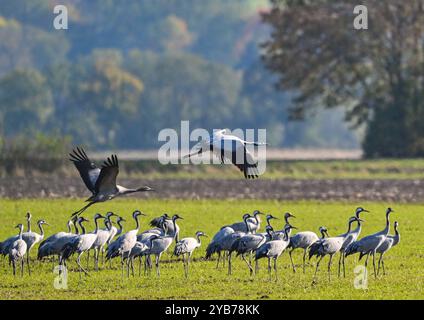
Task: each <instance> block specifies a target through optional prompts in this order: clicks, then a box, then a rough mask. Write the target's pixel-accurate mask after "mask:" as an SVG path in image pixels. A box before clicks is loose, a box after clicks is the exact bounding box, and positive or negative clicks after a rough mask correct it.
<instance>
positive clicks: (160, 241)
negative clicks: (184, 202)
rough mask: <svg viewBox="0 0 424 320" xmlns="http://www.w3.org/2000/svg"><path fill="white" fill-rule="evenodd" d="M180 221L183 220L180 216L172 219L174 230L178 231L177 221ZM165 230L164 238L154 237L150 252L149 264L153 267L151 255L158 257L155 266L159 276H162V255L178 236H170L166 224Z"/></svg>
mask: <svg viewBox="0 0 424 320" xmlns="http://www.w3.org/2000/svg"><path fill="white" fill-rule="evenodd" d="M178 219H183V218H182V217H180V216H179V215H178V214H176V215H174V216H173V217H172V222H173V224H174V230H176V221H177V220H178ZM163 227H164V228H165V229H164V231H165V235H164V236H158V235H153V238H154V239H153V242H152V246H151V248H150V250H149V252H148V262H149V263H148V264H149V265H150V266H151V261H150V255H154V256H156V261H155V265H156V274H157V275H158V276H160V266H159V263H160V258H161V256H162V254H163V253H164V252H165V251H166V250H168V248H169V247H170V246H171V244H172V242H173V241H174V239H175V237H176V235H168V229H167V228H168V227H167V225H166V224H164V226H163Z"/></svg>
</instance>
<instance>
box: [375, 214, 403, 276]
mask: <svg viewBox="0 0 424 320" xmlns="http://www.w3.org/2000/svg"><path fill="white" fill-rule="evenodd" d="M398 226H399V223H398V222H397V221H395V223H394V226H393V227H394V229H395V235H394V236H391V235H388V236H387V238H386V240H384V242H383V243H382V244H381V246H379V247H378V248H377V253H379V254H380V259H378V269H377V274H379V273H380V263H381V265H382V266H383V275H386V270H385V268H384V259H383V256H384V254H385V253H386V252H387V251H389V250H390V249H391V248H393V247H394V246H396V245H397V244H398V243H399V242H400V234H399V230H398Z"/></svg>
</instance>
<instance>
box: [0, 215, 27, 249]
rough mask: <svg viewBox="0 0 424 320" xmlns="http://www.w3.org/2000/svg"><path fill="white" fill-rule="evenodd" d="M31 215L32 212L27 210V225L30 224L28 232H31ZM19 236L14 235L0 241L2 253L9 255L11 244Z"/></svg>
mask: <svg viewBox="0 0 424 320" xmlns="http://www.w3.org/2000/svg"><path fill="white" fill-rule="evenodd" d="M31 217H32V215H31V213H29V212H27V214H26V215H25V218H26V221H27V226H28V231H27V232H31ZM18 238H19V237H18V236H17V235H14V236H12V237H9V238H7V239H6V240H4V241H3V242H0V254H1V255H3V256H6V255H8V254H9V249H10V246H11V245H12V244H13V242H15V241H16V240H18Z"/></svg>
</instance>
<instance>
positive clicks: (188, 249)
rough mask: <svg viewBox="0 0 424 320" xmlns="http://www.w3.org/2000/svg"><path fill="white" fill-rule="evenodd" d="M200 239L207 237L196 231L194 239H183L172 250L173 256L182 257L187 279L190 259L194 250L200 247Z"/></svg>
mask: <svg viewBox="0 0 424 320" xmlns="http://www.w3.org/2000/svg"><path fill="white" fill-rule="evenodd" d="M200 237H207V235H206V234H205V233H204V232H202V231H197V232H196V236H195V238H183V239H181V240H180V241H178V242H177V244H176V245H175V249H174V255H176V256H177V257H178V256H181V255H182V257H183V265H184V274H185V276H186V277H188V269H189V264H190V258H191V256H192V254H193V252H194V250H195V249H196V248H199V247H200V246H201V240H200Z"/></svg>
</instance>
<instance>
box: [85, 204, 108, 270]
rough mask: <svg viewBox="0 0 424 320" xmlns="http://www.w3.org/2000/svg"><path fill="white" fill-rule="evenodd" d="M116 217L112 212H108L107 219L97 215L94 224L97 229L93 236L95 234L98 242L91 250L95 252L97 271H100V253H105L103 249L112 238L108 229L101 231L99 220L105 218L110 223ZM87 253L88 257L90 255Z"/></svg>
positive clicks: (95, 242)
mask: <svg viewBox="0 0 424 320" xmlns="http://www.w3.org/2000/svg"><path fill="white" fill-rule="evenodd" d="M112 215H114V213H112V212H108V213H107V215H106V217H103V216H102V215H101V214H96V215H95V217H94V224H95V229H94V231H93V232H92V233H93V234H95V235H96V236H97V237H96V240H94V243H93V245H92V246H91V248H90V249H93V250H94V267H95V269H96V271H97V270H99V253H100V252H103V248H104V246H105V245H106V243H107V241H108V239H109V237H110V230H108V229H106V230H104V229H99V224H98V221H97V220H98V219H100V218H103V219H104V220H105V222H106V221H109V222H110V217H111V216H112ZM88 253H89V251H88ZM88 253H87V255H88Z"/></svg>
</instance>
